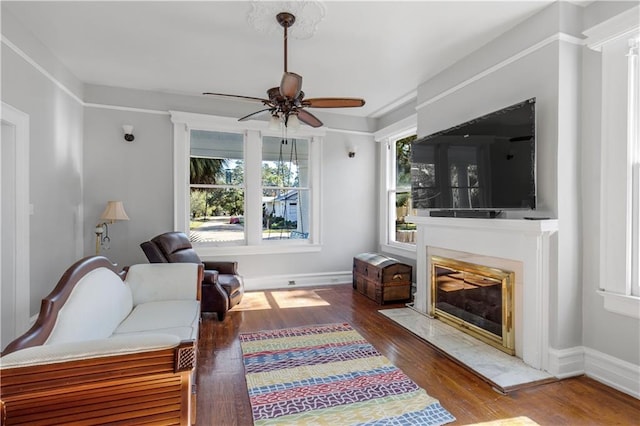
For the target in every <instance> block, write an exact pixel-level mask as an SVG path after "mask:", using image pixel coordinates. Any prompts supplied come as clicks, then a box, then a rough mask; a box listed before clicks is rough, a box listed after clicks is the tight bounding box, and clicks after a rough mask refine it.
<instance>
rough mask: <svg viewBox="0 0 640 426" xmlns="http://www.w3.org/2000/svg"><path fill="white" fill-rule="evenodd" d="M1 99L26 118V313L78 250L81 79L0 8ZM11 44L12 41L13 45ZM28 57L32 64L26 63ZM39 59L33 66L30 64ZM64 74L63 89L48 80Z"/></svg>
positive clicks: (61, 78)
mask: <svg viewBox="0 0 640 426" xmlns="http://www.w3.org/2000/svg"><path fill="white" fill-rule="evenodd" d="M2 37H3V41H2V51H1V54H2V101H3V102H6V103H7V104H9V105H11V106H13V107H15V108H17V109H19V110H21V111H23V112H25V113H26V114H28V115H29V119H30V129H29V131H30V146H29V148H30V155H29V163H30V164H29V172H30V173H29V174H30V176H29V179H30V188H29V192H30V194H29V196H30V203H31V204H32V205H33V210H34V213H33V215H31V217H30V232H31V235H30V236H24V237H25V238H30V248H31V250H30V251H31V252H30V275H31V288H30V295H31V302H30V315H33V314H35V313H36V312H37V311H38V310H39V309H40V300H41V299H42V298H43V297H45V296H46V295H47V294H48V293H49V292H50V291H51V290H53V288H54V286H55V285H56V283H57V281H58V279H59V278H60V276H61V275H62V273H63V272H64V271H65V269H66V268H67V267H68V266H70V265H71V264H72V263H73V262H74V261H75V260H77V259H78V258H79V257H80V256H81V255H82V207H83V202H82V128H83V107H82V105H81V103H80V102H79V99H80V98H79V96H81V95H82V93H81V90H80V88H81V86H82V85H81V84H80V83H79V82H78V81H77V79H75V77H73V76H72V75H71V74H70V73H69V72H68V71H67V70H66V69H65V68H64V67H63V66H62V65H61V64H60V63H59V62H58V61H57V60H56V59H55V58H53V57H51V56H49V55H48V54H47V51H46V49H45V48H44V47H43V46H42V45H41V44H40V43H39V42H38V41H37V40H35V39H34V38H33V37H32V36H31V34H29V33H28V32H26V31H24V30H23V29H22V28H21V27H19V25H18V24H17V23H16V21H15V19H14V18H13V16H12V15H11V14H10V13H9V12H8V11H6V10H5V8H4V7H3V8H2ZM15 46H19V47H17V48H16V47H15ZM26 55H28V58H33V59H34V60H35V61H36V64H33V63H29V62H27V61H28V60H31V59H28V58H27V59H25V58H26ZM41 66H47V68H48V71H45V72H44V73H43V72H41V71H40V70H39V69H38V67H41ZM57 81H64V82H65V84H66V87H67V88H68V90H69V91H67V90H65V89H62V88H61V87H60V86H59V85H58V84H57V83H56V82H57Z"/></svg>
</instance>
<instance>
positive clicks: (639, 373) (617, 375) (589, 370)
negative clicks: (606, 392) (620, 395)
mask: <svg viewBox="0 0 640 426" xmlns="http://www.w3.org/2000/svg"><path fill="white" fill-rule="evenodd" d="M584 370H585V374H586V375H587V376H589V377H591V378H593V379H595V380H597V381H599V382H602V383H604V384H606V385H607V386H611V387H612V388H614V389H617V390H619V391H620V392H624V393H626V394H629V395H631V396H633V397H635V398H638V399H640V366H638V365H636V364H632V363H630V362H627V361H623V360H621V359H619V358H614V357H612V356H611V355H607V354H605V353H602V352H599V351H596V350H595V349H590V348H585V349H584Z"/></svg>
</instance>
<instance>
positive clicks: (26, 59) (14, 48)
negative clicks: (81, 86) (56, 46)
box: [0, 34, 84, 105]
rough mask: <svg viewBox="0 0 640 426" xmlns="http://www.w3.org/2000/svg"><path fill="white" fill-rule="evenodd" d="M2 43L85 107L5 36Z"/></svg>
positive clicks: (76, 97) (78, 98) (75, 96)
mask: <svg viewBox="0 0 640 426" xmlns="http://www.w3.org/2000/svg"><path fill="white" fill-rule="evenodd" d="M0 38H1V41H2V43H4V44H5V45H7V47H8V48H10V49H11V50H13V51H14V52H15V53H16V54H17V55H18V56H20V57H21V58H22V59H24V60H25V61H26V62H27V63H28V64H30V65H31V66H32V67H34V68H35V69H36V70H38V71H39V72H40V73H41V74H42V75H44V76H45V77H46V78H48V79H49V80H51V82H52V83H53V84H55V85H56V86H58V87H59V88H60V90H62V91H63V92H65V93H66V94H67V95H69V96H71V97H72V98H73V99H74V100H75V101H76V102H78V103H79V104H80V105H84V101H83V100H82V99H80V97H78V95H76V94H75V93H73V92H72V91H71V90H70V89H69V88H68V87H67V86H65V85H64V84H62V83H61V82H60V81H58V80H57V79H56V78H55V77H54V76H53V75H51V74H50V73H49V72H48V71H47V70H45V69H44V68H43V67H42V66H40V64H38V63H37V62H36V61H34V60H33V59H32V58H31V57H30V56H29V55H27V54H26V53H25V52H24V51H23V50H22V49H20V48H19V47H18V46H16V45H15V44H13V43H12V42H11V41H10V40H9V39H8V38H7V37H6V36H5V35H4V34H2V35H0Z"/></svg>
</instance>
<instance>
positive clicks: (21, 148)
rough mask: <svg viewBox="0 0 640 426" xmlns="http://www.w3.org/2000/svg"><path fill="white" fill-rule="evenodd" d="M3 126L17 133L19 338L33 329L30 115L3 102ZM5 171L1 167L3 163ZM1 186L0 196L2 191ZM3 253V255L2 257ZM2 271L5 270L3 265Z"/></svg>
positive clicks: (17, 288)
mask: <svg viewBox="0 0 640 426" xmlns="http://www.w3.org/2000/svg"><path fill="white" fill-rule="evenodd" d="M0 121H1V122H2V124H3V125H4V124H7V125H10V126H12V127H13V128H14V129H15V144H16V146H15V161H16V168H15V185H16V187H15V190H16V192H15V194H16V199H15V213H16V215H15V218H16V229H15V232H16V244H15V249H14V250H15V268H16V269H15V274H16V279H15V283H14V285H15V293H14V294H15V328H14V334H15V337H17V336H19V335H21V334H23V333H24V332H25V331H27V329H28V328H29V322H30V286H31V282H30V265H29V252H30V246H29V241H30V238H31V234H30V226H29V222H30V213H31V211H30V210H31V208H30V204H29V198H30V197H29V115H28V114H26V113H24V112H22V111H20V110H18V109H16V108H14V107H12V106H11V105H9V104H6V103H4V102H2V115H0ZM0 167H1V163H0ZM1 188H2V187H1V186H0V195H1V191H2V189H1ZM7 231H8V230H6V229H2V224H1V222H0V238H2V235H3V233H4V234H5V235H6V232H7ZM1 255H2V253H1V252H0V256H1ZM0 267H2V265H1V263H0Z"/></svg>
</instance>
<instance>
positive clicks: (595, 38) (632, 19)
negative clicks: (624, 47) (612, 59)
mask: <svg viewBox="0 0 640 426" xmlns="http://www.w3.org/2000/svg"><path fill="white" fill-rule="evenodd" d="M639 15H640V6H636V7H633V8H631V9H628V10H626V11H624V12H622V13H620V14H618V15H616V16H614V17H612V18H610V19H607V20H606V21H604V22H601V23H599V24H597V25H594V26H593V27H591V28H588V29H586V30H585V31H583V32H582V34H584V35H585V36H587V38H586V40H585V44H586V45H587V47H588V48H589V49H593V50H595V51H598V52H600V51H602V46H604V45H605V44H607V43H609V42H611V41H614V40H616V39H617V38H620V37H626V36H628V35H629V34H631V33H633V32H634V31H638V16H639Z"/></svg>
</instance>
